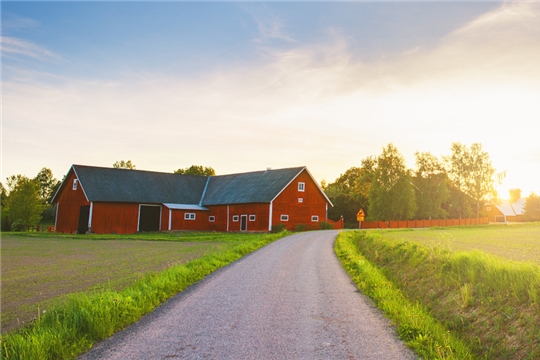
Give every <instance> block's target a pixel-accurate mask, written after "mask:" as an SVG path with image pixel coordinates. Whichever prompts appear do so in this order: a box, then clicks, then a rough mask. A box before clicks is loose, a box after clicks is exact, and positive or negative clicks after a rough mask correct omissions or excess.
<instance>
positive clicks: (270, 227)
mask: <svg viewBox="0 0 540 360" xmlns="http://www.w3.org/2000/svg"><path fill="white" fill-rule="evenodd" d="M273 209H274V203H273V202H270V214H269V215H268V231H272V210H273Z"/></svg>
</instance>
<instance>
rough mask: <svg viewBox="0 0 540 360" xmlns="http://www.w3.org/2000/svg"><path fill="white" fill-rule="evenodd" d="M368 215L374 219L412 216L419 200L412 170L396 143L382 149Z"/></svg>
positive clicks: (374, 178) (400, 218)
mask: <svg viewBox="0 0 540 360" xmlns="http://www.w3.org/2000/svg"><path fill="white" fill-rule="evenodd" d="M369 201H370V205H369V212H368V217H369V218H370V219H373V220H405V219H412V218H413V217H414V214H415V212H416V203H415V196H414V190H413V185H412V182H411V171H410V170H409V169H407V168H406V166H405V159H404V158H403V156H402V155H401V154H400V153H399V151H398V150H397V148H396V147H395V146H394V145H393V144H388V145H387V146H386V147H385V148H383V152H382V154H381V155H379V157H378V158H377V167H376V169H375V172H374V174H373V182H372V185H371V189H370V192H369Z"/></svg>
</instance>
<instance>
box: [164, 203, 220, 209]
mask: <svg viewBox="0 0 540 360" xmlns="http://www.w3.org/2000/svg"><path fill="white" fill-rule="evenodd" d="M163 205H165V206H166V207H168V208H169V209H171V210H200V211H210V209H208V208H206V207H204V206H200V205H192V204H173V203H163Z"/></svg>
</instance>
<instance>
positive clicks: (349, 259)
mask: <svg viewBox="0 0 540 360" xmlns="http://www.w3.org/2000/svg"><path fill="white" fill-rule="evenodd" d="M371 234H372V233H371V232H370V234H369V235H367V232H365V231H362V232H356V231H355V232H352V231H347V232H341V233H340V234H339V235H338V237H337V238H336V242H335V245H334V250H335V252H336V255H337V257H338V259H339V260H340V262H341V264H342V266H343V267H344V268H345V270H346V271H347V273H348V274H349V276H350V277H351V279H352V280H353V282H354V283H355V284H356V286H357V287H358V288H359V289H360V291H362V293H364V294H365V295H367V296H369V297H370V298H372V299H373V301H374V302H375V304H376V305H377V307H379V308H380V309H381V310H382V311H383V312H384V314H385V316H387V317H388V318H389V319H391V320H392V321H393V322H394V323H395V324H396V326H397V332H398V335H399V337H400V338H401V339H402V340H403V341H404V342H405V343H406V344H407V345H408V346H410V347H411V348H412V349H414V350H415V351H416V353H417V354H418V355H420V356H421V357H423V358H425V359H456V360H457V359H459V360H461V359H474V358H475V357H474V356H473V354H472V353H471V350H470V349H469V347H468V346H467V345H466V344H465V343H464V342H463V341H461V340H460V339H459V338H458V337H457V336H455V334H453V333H451V332H449V331H448V330H447V329H446V328H445V327H444V325H443V324H441V323H440V322H439V321H437V320H436V319H434V318H433V317H432V316H431V314H430V312H429V310H428V309H426V308H425V307H424V306H422V305H421V304H419V303H418V302H416V301H414V300H410V299H408V298H407V296H406V295H405V294H404V293H403V292H402V291H401V290H400V289H399V288H398V287H397V286H396V285H395V284H394V283H393V282H392V280H391V279H389V278H388V277H386V276H385V274H384V271H383V270H382V269H379V268H377V267H376V266H375V265H374V264H373V263H371V262H370V261H369V260H368V259H366V258H365V257H364V256H363V254H362V253H361V252H360V251H359V249H358V247H357V246H356V244H357V243H358V241H359V240H360V241H362V240H363V239H364V238H365V237H369V236H370V235H371Z"/></svg>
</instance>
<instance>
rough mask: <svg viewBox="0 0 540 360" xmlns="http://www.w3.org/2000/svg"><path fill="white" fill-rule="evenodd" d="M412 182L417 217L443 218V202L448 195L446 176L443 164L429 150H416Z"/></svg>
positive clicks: (444, 215) (444, 216)
mask: <svg viewBox="0 0 540 360" xmlns="http://www.w3.org/2000/svg"><path fill="white" fill-rule="evenodd" d="M414 155H415V157H416V170H415V173H414V177H413V184H414V185H415V192H416V205H417V210H416V218H417V219H444V218H446V211H445V210H444V209H443V204H444V203H445V202H446V200H447V199H448V197H449V190H448V177H447V175H446V172H445V170H444V167H443V165H442V164H441V162H440V161H439V159H437V157H435V156H434V155H432V154H431V153H429V152H423V153H421V152H416V153H415V154H414Z"/></svg>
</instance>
